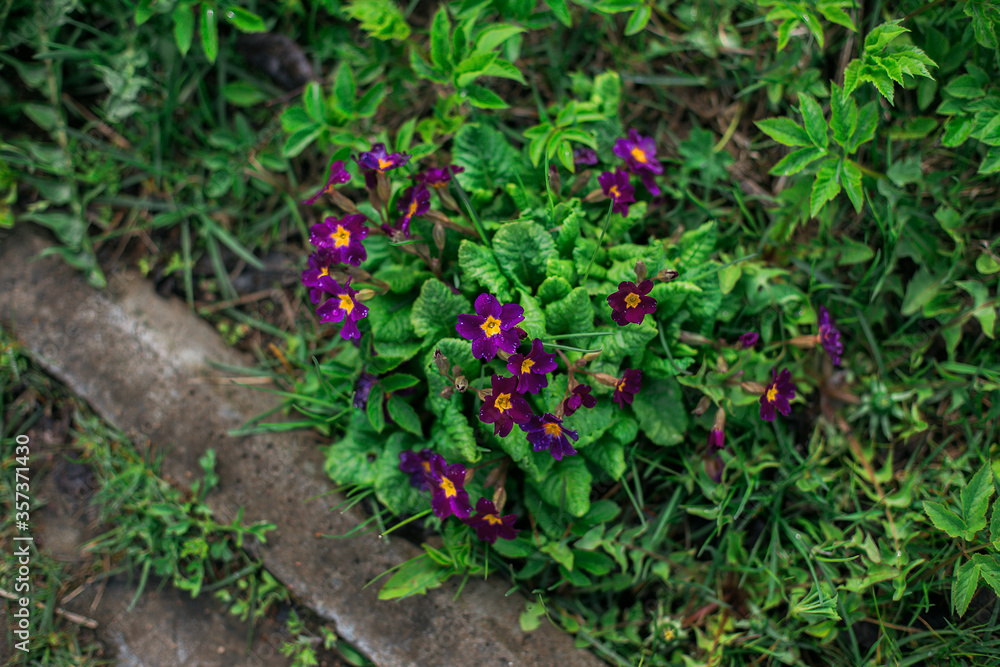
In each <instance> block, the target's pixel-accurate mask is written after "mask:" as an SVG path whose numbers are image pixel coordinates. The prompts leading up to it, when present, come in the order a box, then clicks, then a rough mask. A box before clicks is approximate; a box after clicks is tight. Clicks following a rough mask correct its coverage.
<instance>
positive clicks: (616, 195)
mask: <svg viewBox="0 0 1000 667" xmlns="http://www.w3.org/2000/svg"><path fill="white" fill-rule="evenodd" d="M597 182H598V183H600V184H601V190H603V191H604V194H605V195H607V196H608V197H611V201H612V204H611V210H612V211H614V212H615V213H621V214H622V215H628V205H629V204H631V203H633V202H634V201H635V188H634V187H632V185H631V184H630V183H629V182H628V174H627V173H626V172H624V171H622V169H621V167H617V168H616V169H615V173H613V174H612V173H611V172H610V171H605V172H604V173H602V174H601V175H600V176H598V177H597Z"/></svg>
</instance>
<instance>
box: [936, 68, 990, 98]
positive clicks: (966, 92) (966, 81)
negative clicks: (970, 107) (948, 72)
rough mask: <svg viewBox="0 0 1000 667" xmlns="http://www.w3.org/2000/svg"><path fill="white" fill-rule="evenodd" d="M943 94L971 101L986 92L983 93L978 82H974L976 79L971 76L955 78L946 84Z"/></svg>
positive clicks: (963, 75)
mask: <svg viewBox="0 0 1000 667" xmlns="http://www.w3.org/2000/svg"><path fill="white" fill-rule="evenodd" d="M944 92H946V93H948V94H949V95H951V96H952V97H959V98H962V99H973V98H976V97H982V96H983V95H985V94H986V91H984V90H983V89H982V87H981V86H980V85H979V82H978V81H976V77H974V76H972V75H971V74H962V75H961V76H956V77H955V78H954V79H952V80H951V81H949V82H948V85H947V86H945V87H944Z"/></svg>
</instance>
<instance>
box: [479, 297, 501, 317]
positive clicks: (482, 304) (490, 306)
mask: <svg viewBox="0 0 1000 667" xmlns="http://www.w3.org/2000/svg"><path fill="white" fill-rule="evenodd" d="M502 310H503V309H502V307H501V306H500V302H499V301H497V298H496V297H495V296H493V295H492V294H480V295H479V296H477V297H476V314H477V315H479V316H480V317H482V318H484V319H485V318H487V317H494V318H496V319H498V320H502V319H503V318H501V317H500V313H501V311H502Z"/></svg>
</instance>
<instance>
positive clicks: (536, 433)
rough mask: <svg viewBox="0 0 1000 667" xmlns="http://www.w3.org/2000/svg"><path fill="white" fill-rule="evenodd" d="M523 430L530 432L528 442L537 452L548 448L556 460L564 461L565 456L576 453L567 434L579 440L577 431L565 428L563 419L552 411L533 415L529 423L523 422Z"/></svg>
mask: <svg viewBox="0 0 1000 667" xmlns="http://www.w3.org/2000/svg"><path fill="white" fill-rule="evenodd" d="M521 430H522V431H524V432H525V433H527V434H528V442H530V443H531V448H532V449H534V450H535V451H536V452H541V451H544V450H546V449H547V450H549V453H550V454H552V458H554V459H555V460H556V461H562V460H563V457H564V456H573V455H574V454H576V450H575V449H573V445H571V444H569V440H567V436H569V437H570V438H573V440H579V439H580V438H579V436H578V435H577V432H576V431H572V430H570V429H568V428H563V426H562V420H561V419H559V418H558V417H556V416H555V415H553V414H551V413H548V412H546V413H545V414H544V415H542V416H541V417H539V416H538V415H531V419H529V420H528V422H527V423H525V424H521Z"/></svg>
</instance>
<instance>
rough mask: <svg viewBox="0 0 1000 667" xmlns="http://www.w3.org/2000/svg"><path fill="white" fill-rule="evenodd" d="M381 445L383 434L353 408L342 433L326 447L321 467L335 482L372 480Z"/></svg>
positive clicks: (366, 482) (368, 482)
mask: <svg viewBox="0 0 1000 667" xmlns="http://www.w3.org/2000/svg"><path fill="white" fill-rule="evenodd" d="M369 404H370V403H369ZM384 446H385V445H384V441H383V438H382V437H381V436H380V435H379V434H378V433H377V432H376V431H374V430H373V429H372V427H371V424H370V423H369V421H368V417H367V415H366V414H365V413H363V412H361V411H360V410H356V411H354V412H353V413H352V415H351V422H350V425H349V426H348V428H347V432H346V433H344V437H343V438H341V439H340V440H338V441H337V442H334V443H332V444H331V445H330V446H329V447H327V448H326V460H325V461H324V463H323V469H324V471H325V472H326V474H327V475H329V476H330V478H331V479H333V480H334V481H336V482H337V483H339V484H361V485H365V486H367V485H371V484H374V482H375V478H376V477H377V475H378V457H379V455H380V454H381V453H382V451H383V448H384Z"/></svg>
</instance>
